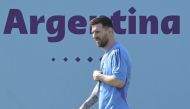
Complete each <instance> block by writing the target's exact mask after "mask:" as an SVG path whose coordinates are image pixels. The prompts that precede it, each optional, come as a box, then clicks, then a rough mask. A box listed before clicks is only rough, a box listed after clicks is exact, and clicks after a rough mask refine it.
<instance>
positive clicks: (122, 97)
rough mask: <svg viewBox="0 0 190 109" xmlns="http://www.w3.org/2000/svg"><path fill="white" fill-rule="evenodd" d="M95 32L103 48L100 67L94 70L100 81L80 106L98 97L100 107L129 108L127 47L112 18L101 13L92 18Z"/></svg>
mask: <svg viewBox="0 0 190 109" xmlns="http://www.w3.org/2000/svg"><path fill="white" fill-rule="evenodd" d="M90 25H91V27H92V30H91V32H92V36H93V39H94V40H95V42H96V45H97V46H98V47H101V48H103V50H104V52H105V53H104V55H103V57H102V59H101V64H100V70H94V71H93V79H94V80H95V81H98V82H97V84H96V86H95V87H94V89H93V91H92V93H91V95H90V97H89V98H88V99H87V100H86V101H85V102H84V103H83V104H82V105H81V106H80V108H79V109H89V108H90V107H91V106H92V105H93V104H94V103H96V102H97V101H99V109H129V108H128V103H127V99H126V94H127V89H128V85H129V77H130V69H131V65H130V60H129V57H128V52H127V50H126V49H125V48H124V47H123V46H122V45H121V44H120V43H118V42H117V41H116V40H115V38H114V34H113V33H114V30H113V24H112V20H111V19H110V18H108V17H106V16H99V17H96V18H94V19H92V20H91V21H90Z"/></svg>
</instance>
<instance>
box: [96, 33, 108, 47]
mask: <svg viewBox="0 0 190 109" xmlns="http://www.w3.org/2000/svg"><path fill="white" fill-rule="evenodd" d="M97 40H98V41H96V45H97V46H98V47H105V46H106V45H107V43H108V38H107V35H105V36H104V37H103V38H102V39H97Z"/></svg>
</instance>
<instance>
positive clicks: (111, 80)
mask: <svg viewBox="0 0 190 109" xmlns="http://www.w3.org/2000/svg"><path fill="white" fill-rule="evenodd" d="M93 78H94V80H97V81H101V82H104V83H106V84H108V85H111V86H114V87H118V88H122V87H124V85H125V81H123V80H118V79H116V78H115V76H109V75H104V74H102V73H101V71H98V70H95V71H94V73H93Z"/></svg>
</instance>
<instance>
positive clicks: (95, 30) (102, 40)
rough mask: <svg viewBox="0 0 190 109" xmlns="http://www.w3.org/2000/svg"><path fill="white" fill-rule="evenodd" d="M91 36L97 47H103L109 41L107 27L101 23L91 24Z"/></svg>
mask: <svg viewBox="0 0 190 109" xmlns="http://www.w3.org/2000/svg"><path fill="white" fill-rule="evenodd" d="M92 36H93V39H94V40H95V41H96V45H97V46H98V47H105V46H106V45H107V43H108V41H109V32H108V28H107V27H103V26H102V24H101V23H99V24H95V25H92Z"/></svg>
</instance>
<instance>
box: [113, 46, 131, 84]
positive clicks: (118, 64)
mask: <svg viewBox="0 0 190 109" xmlns="http://www.w3.org/2000/svg"><path fill="white" fill-rule="evenodd" d="M127 61H128V60H127V54H124V53H123V54H122V53H121V51H120V49H115V50H114V52H113V55H112V60H111V62H112V73H113V75H114V76H115V77H116V79H119V80H123V81H126V80H127V73H128V72H127V69H128V65H127V63H128V62H127Z"/></svg>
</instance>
